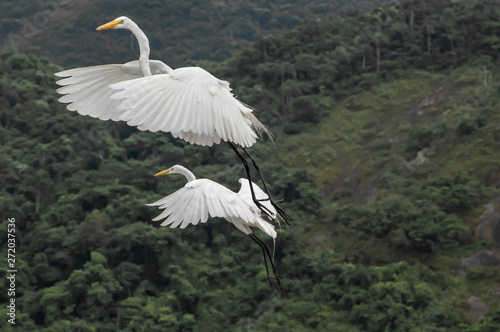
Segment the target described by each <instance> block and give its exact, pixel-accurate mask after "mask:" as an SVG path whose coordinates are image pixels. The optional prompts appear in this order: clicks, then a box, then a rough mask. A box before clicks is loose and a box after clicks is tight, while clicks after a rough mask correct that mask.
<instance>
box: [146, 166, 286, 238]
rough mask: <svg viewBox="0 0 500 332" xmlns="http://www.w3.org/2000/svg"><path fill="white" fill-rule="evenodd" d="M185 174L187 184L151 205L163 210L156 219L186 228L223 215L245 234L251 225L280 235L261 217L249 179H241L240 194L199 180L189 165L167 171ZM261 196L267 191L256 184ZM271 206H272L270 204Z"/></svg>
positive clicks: (272, 234) (204, 180)
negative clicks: (250, 189)
mask: <svg viewBox="0 0 500 332" xmlns="http://www.w3.org/2000/svg"><path fill="white" fill-rule="evenodd" d="M175 173H177V174H182V175H184V176H185V177H186V179H187V181H188V182H187V183H186V185H185V186H184V187H183V188H181V189H179V190H177V191H176V192H174V193H172V194H170V195H168V196H166V197H164V198H162V199H160V200H158V201H156V202H154V203H151V204H147V205H148V206H158V207H159V208H160V209H162V210H163V212H162V213H161V214H160V215H158V216H157V217H156V218H154V219H153V221H158V220H162V219H165V220H164V221H163V222H162V224H161V225H162V226H170V227H171V228H175V227H179V228H181V229H182V228H186V227H187V226H188V225H191V224H192V225H197V224H198V223H200V222H201V223H206V222H207V220H208V218H209V217H212V218H215V217H220V218H224V219H226V220H227V221H228V222H230V223H232V224H233V225H234V226H236V228H238V229H239V230H240V231H242V232H243V233H245V234H247V235H250V234H252V230H251V229H250V227H256V228H259V229H260V230H261V231H263V232H264V233H266V234H267V235H268V236H270V237H272V238H273V239H274V238H276V231H275V230H274V226H273V225H271V224H270V223H268V222H267V221H265V220H264V219H262V218H261V216H260V210H259V209H258V208H257V206H256V205H255V204H254V203H253V201H252V198H251V196H250V195H248V192H249V187H250V185H249V182H248V180H247V179H243V178H242V179H240V180H239V182H240V183H241V189H240V191H239V192H238V193H235V192H233V191H232V190H230V189H228V188H226V187H224V186H223V185H221V184H219V183H217V182H214V181H212V180H209V179H196V177H195V176H194V174H193V173H191V172H190V171H189V170H188V169H187V168H185V167H183V166H180V165H175V166H173V167H171V168H169V169H168V170H166V171H164V172H160V173H158V174H157V175H163V174H175ZM253 185H254V186H255V187H256V188H255V190H259V193H260V194H261V195H265V193H264V192H263V191H262V190H261V189H260V188H258V186H257V185H256V184H253ZM269 206H270V208H272V206H271V205H270V204H269Z"/></svg>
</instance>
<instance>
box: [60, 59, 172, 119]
mask: <svg viewBox="0 0 500 332" xmlns="http://www.w3.org/2000/svg"><path fill="white" fill-rule="evenodd" d="M149 64H150V68H151V73H153V74H164V73H170V72H172V69H171V68H170V67H169V66H167V65H166V64H164V63H163V62H161V61H158V60H150V61H149ZM55 75H56V76H58V77H65V78H64V79H61V80H59V81H57V82H56V83H57V84H59V85H62V87H61V88H59V89H57V92H58V93H60V94H63V95H64V96H63V97H61V98H59V101H60V102H61V103H69V105H68V106H67V109H68V110H70V111H77V112H78V113H79V114H82V115H88V116H91V117H93V118H99V119H101V120H109V119H111V120H113V121H118V120H119V118H118V116H119V114H118V113H117V112H116V111H115V110H114V109H113V105H114V104H116V101H115V100H112V99H111V98H110V96H111V95H112V94H113V93H115V91H114V90H112V89H110V88H109V86H110V85H111V84H114V83H119V82H122V81H126V80H131V79H134V78H139V77H142V73H141V70H140V67H139V61H137V60H136V61H131V62H127V63H126V64H111V65H102V66H92V67H84V68H74V69H69V70H65V71H61V72H59V73H56V74H55Z"/></svg>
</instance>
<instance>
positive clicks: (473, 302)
mask: <svg viewBox="0 0 500 332" xmlns="http://www.w3.org/2000/svg"><path fill="white" fill-rule="evenodd" d="M467 303H468V304H469V311H468V312H467V314H468V315H469V319H471V320H473V321H475V320H477V319H481V318H484V314H485V313H486V312H487V311H488V306H487V305H486V303H484V302H483V300H481V298H479V297H477V296H471V297H469V298H468V299H467Z"/></svg>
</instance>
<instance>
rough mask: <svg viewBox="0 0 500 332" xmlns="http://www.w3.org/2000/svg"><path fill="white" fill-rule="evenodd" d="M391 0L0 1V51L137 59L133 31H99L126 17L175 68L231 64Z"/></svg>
mask: <svg viewBox="0 0 500 332" xmlns="http://www.w3.org/2000/svg"><path fill="white" fill-rule="evenodd" d="M384 2H387V0H354V1H353V0H350V1H347V0H334V1H332V0H329V1H324V0H307V1H306V0H299V1H297V0H296V1H292V2H291V1H283V0H273V1H263V0H254V1H242V0H227V1H224V0H218V1H216V0H212V1H195V0H189V1H173V0H166V1H159V0H149V1H143V2H141V3H138V2H137V1H130V0H120V1H117V0H108V1H88V0H87V1H62V0H43V1H38V2H37V3H36V4H33V2H32V1H29V0H20V1H15V3H13V2H12V1H4V2H2V3H0V24H1V25H0V31H1V33H0V49H5V48H12V49H14V50H16V51H22V52H26V53H29V54H33V55H38V56H45V57H47V58H49V59H50V60H51V61H53V62H55V63H58V64H59V65H61V66H64V67H78V66H90V65H96V64H104V63H117V62H119V63H124V62H127V61H130V58H136V57H138V54H139V51H138V47H137V45H136V43H135V41H133V39H132V38H128V36H129V33H128V32H122V33H120V32H113V33H101V32H96V31H94V30H95V28H96V27H98V26H99V25H101V24H104V23H106V22H109V21H111V20H112V19H115V18H116V17H118V16H122V15H125V16H128V17H130V18H132V19H133V20H135V21H136V22H137V24H138V25H139V26H140V27H141V28H142V29H143V30H144V32H146V34H147V35H148V37H149V40H150V43H151V46H152V47H151V49H152V58H155V59H160V60H162V61H164V62H165V63H167V64H168V65H169V66H171V67H172V68H174V67H178V66H181V65H183V64H184V63H185V62H186V61H188V60H201V59H204V60H207V59H210V60H216V61H221V60H224V59H227V58H228V57H229V56H230V55H231V54H233V53H234V52H235V51H237V50H240V49H242V48H245V47H247V46H249V45H250V44H251V42H252V41H254V40H255V39H256V38H258V37H261V36H264V35H267V34H269V33H273V32H276V31H278V30H279V29H289V28H292V27H295V26H297V25H298V24H299V23H300V22H302V21H303V20H304V19H305V18H307V17H309V16H311V15H319V16H324V15H328V14H333V13H337V14H340V13H342V12H350V11H362V12H366V11H369V10H371V9H372V8H374V7H375V6H376V5H378V4H381V3H384Z"/></svg>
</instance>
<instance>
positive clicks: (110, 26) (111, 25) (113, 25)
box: [96, 20, 123, 30]
mask: <svg viewBox="0 0 500 332" xmlns="http://www.w3.org/2000/svg"><path fill="white" fill-rule="evenodd" d="M122 22H123V21H122V20H114V21H111V22H108V23H106V24H103V25H101V26H100V27H98V28H97V29H96V30H107V29H113V28H116V26H117V25H118V24H120V23H122Z"/></svg>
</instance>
